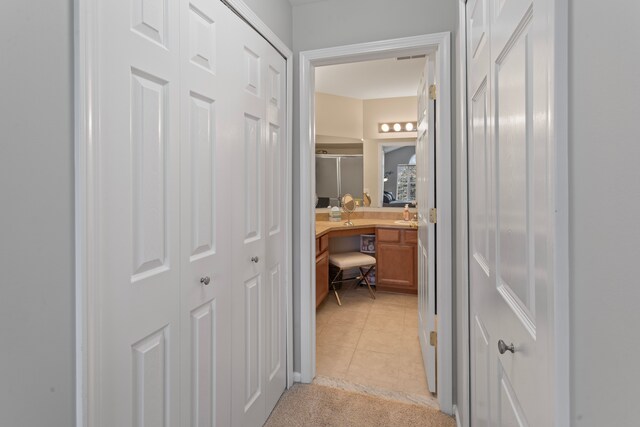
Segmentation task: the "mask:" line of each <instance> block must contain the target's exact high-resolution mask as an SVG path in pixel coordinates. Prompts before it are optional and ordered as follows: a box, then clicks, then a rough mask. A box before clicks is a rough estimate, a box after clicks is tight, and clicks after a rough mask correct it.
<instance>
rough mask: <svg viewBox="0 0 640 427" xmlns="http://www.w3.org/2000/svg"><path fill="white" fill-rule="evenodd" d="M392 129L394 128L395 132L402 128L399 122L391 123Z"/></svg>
mask: <svg viewBox="0 0 640 427" xmlns="http://www.w3.org/2000/svg"><path fill="white" fill-rule="evenodd" d="M393 130H395V131H396V132H400V131H401V130H402V125H401V124H400V123H396V124H395V125H393Z"/></svg>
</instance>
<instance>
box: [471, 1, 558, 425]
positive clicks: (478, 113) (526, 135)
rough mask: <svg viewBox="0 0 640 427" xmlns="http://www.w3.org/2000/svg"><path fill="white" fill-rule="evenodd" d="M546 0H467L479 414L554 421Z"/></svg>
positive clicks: (493, 420) (475, 413) (487, 418)
mask: <svg viewBox="0 0 640 427" xmlns="http://www.w3.org/2000/svg"><path fill="white" fill-rule="evenodd" d="M546 7H547V1H546V0H509V1H504V0H499V1H494V0H469V2H468V3H467V28H468V30H467V31H468V40H467V52H468V64H469V72H468V96H469V98H468V105H469V233H470V245H469V251H470V253H469V256H470V260H469V268H470V270H469V272H470V310H471V313H470V314H471V316H470V331H471V341H470V348H471V404H472V407H471V414H472V415H471V416H472V422H471V424H472V425H474V426H487V427H488V426H529V425H530V426H549V425H552V419H553V418H552V414H553V406H552V404H551V395H550V393H549V391H550V386H549V385H550V384H551V382H552V377H551V375H552V374H551V372H550V370H549V366H550V361H549V360H548V354H549V342H550V338H549V337H550V333H551V331H550V326H549V321H550V320H551V318H550V312H551V309H552V307H550V304H549V303H548V301H549V296H550V292H551V288H550V286H551V283H552V279H553V277H552V275H553V273H552V265H551V262H550V253H549V247H550V245H551V244H552V242H551V239H552V229H551V221H550V218H551V215H552V213H551V212H550V209H549V206H550V205H549V203H550V195H551V194H552V192H551V188H550V184H549V182H550V181H549V176H550V175H549V171H550V167H551V166H552V165H551V158H550V156H549V151H548V149H549V140H548V135H549V133H548V125H549V107H548V105H549V102H548V101H549V100H548V93H549V77H548V73H547V72H546V70H547V62H546V61H547V59H546V58H547V56H548V55H549V53H550V51H549V45H548V43H549V41H548V40H549V39H548V35H547V32H546V25H547V24H546V22H547V19H546Z"/></svg>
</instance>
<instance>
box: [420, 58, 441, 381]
mask: <svg viewBox="0 0 640 427" xmlns="http://www.w3.org/2000/svg"><path fill="white" fill-rule="evenodd" d="M433 84H435V64H434V58H433V57H432V56H428V57H427V60H426V62H425V67H424V71H423V74H422V77H421V79H420V84H419V86H418V139H417V142H416V158H417V159H419V161H418V162H417V171H416V172H417V174H416V175H417V176H416V178H417V179H416V190H417V192H416V195H417V198H418V243H419V246H418V247H419V248H421V250H422V251H421V252H420V253H419V256H418V262H419V263H420V266H419V271H420V272H421V273H420V277H419V278H418V287H419V294H420V295H421V301H422V302H421V307H420V310H419V315H418V320H419V323H418V326H419V333H420V344H421V347H422V355H423V356H422V357H423V361H424V364H425V372H426V373H427V384H428V387H429V391H430V392H432V393H436V392H437V378H436V377H437V374H436V366H437V360H436V346H435V345H431V333H432V332H434V333H437V326H436V325H437V320H436V286H437V284H436V263H435V249H436V233H435V230H436V224H432V223H430V222H429V210H430V209H431V208H436V199H435V107H434V100H432V99H430V98H429V86H430V85H433ZM420 288H421V289H420ZM436 336H437V335H436Z"/></svg>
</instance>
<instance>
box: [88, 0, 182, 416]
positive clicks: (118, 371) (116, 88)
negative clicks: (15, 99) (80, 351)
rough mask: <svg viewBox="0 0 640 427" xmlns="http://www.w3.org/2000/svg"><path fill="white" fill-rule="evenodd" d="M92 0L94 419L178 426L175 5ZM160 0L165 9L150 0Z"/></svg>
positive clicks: (90, 392)
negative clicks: (95, 20) (95, 5)
mask: <svg viewBox="0 0 640 427" xmlns="http://www.w3.org/2000/svg"><path fill="white" fill-rule="evenodd" d="M144 6H145V7H143V4H142V2H136V1H134V2H132V3H130V2H107V1H102V2H100V5H99V7H100V16H99V19H100V23H101V25H99V26H98V30H97V31H98V37H97V40H96V43H98V45H97V50H96V52H97V54H98V58H97V61H98V62H97V63H98V64H100V73H98V75H97V77H96V79H97V80H96V84H97V88H96V93H99V97H98V98H97V99H98V101H99V106H96V109H95V111H96V114H97V115H98V121H97V122H96V123H99V126H97V127H96V128H95V129H94V130H95V132H96V138H95V146H93V145H92V148H91V153H92V154H94V159H95V160H94V163H92V164H91V166H90V167H91V168H92V169H93V170H95V171H96V176H95V179H96V182H95V186H94V187H92V188H96V189H98V191H96V193H95V195H94V197H95V207H96V209H95V211H96V216H95V217H94V218H91V220H92V221H93V226H95V230H96V233H95V235H93V236H92V237H93V238H94V239H95V242H96V245H97V247H96V251H95V252H94V253H95V254H96V258H95V259H94V261H95V264H94V265H95V270H94V271H92V272H91V277H92V279H93V278H95V280H92V285H93V286H92V288H91V290H90V291H91V295H92V296H93V297H94V298H95V300H92V301H93V304H94V305H92V306H90V307H89V308H88V312H89V316H90V319H92V320H93V321H94V322H95V323H92V324H90V328H91V329H90V330H91V331H92V332H96V334H95V335H92V336H90V341H89V344H90V346H91V348H90V353H89V354H90V355H91V360H90V369H91V373H92V376H91V379H90V380H91V382H90V387H91V388H90V390H89V396H90V398H91V400H90V410H91V413H90V416H91V420H92V421H94V420H95V422H96V424H97V425H102V426H116V425H117V426H131V425H136V426H147V425H158V426H169V425H178V424H179V423H180V419H179V415H180V388H179V387H178V386H175V385H178V384H180V365H179V360H180V329H179V328H180V306H179V304H177V303H176V301H179V300H180V222H179V221H180V216H179V211H180V188H179V182H180V176H179V171H180V164H179V159H180V151H179V150H180V144H179V139H180V138H179V137H180V134H179V129H180V128H179V123H180V116H179V113H178V112H179V108H180V92H179V88H180V69H179V34H178V32H177V31H178V28H179V23H180V10H179V7H178V3H177V2H171V3H168V4H165V5H164V6H163V5H162V4H161V2H159V1H147V2H145V5H144ZM158 6H162V7H158Z"/></svg>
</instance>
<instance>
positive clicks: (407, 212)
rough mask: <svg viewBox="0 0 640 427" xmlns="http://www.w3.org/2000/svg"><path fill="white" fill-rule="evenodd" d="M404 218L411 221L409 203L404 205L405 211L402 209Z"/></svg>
mask: <svg viewBox="0 0 640 427" xmlns="http://www.w3.org/2000/svg"><path fill="white" fill-rule="evenodd" d="M402 219H404V220H405V221H409V204H408V203H407V204H406V205H404V211H402Z"/></svg>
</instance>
